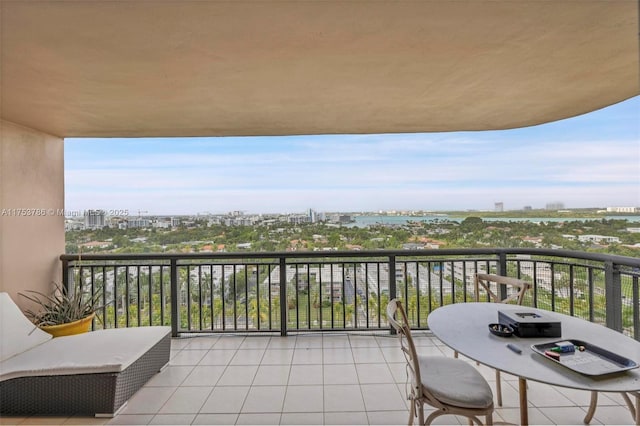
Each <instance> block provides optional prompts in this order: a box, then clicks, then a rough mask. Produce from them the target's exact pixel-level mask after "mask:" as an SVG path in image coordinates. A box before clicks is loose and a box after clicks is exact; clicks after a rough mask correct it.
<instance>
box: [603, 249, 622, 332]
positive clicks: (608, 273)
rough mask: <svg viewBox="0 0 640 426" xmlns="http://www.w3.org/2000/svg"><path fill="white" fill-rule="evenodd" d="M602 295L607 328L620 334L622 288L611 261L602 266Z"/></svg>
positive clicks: (618, 275) (617, 271) (618, 274)
mask: <svg viewBox="0 0 640 426" xmlns="http://www.w3.org/2000/svg"><path fill="white" fill-rule="evenodd" d="M604 295H605V307H606V311H605V312H606V315H607V327H609V328H612V329H614V330H616V331H619V332H622V287H621V283H620V271H619V270H618V269H617V268H616V266H615V265H614V264H613V262H612V261H607V262H605V264H604Z"/></svg>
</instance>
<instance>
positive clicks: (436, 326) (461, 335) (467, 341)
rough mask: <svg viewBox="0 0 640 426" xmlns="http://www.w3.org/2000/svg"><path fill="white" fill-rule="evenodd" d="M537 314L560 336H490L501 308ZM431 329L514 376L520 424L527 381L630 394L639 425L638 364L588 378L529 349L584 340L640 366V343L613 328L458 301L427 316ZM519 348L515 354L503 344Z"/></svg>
mask: <svg viewBox="0 0 640 426" xmlns="http://www.w3.org/2000/svg"><path fill="white" fill-rule="evenodd" d="M506 309H509V310H512V311H513V310H515V311H520V312H535V313H538V314H540V315H543V316H545V317H547V318H549V320H551V321H560V322H561V324H562V337H544V338H537V337H536V338H531V337H527V338H520V337H517V336H515V335H514V336H512V337H509V338H505V337H498V336H494V335H493V334H491V333H490V332H489V328H488V324H490V323H497V322H498V311H499V310H506ZM427 322H428V325H429V329H430V330H431V332H432V333H433V334H434V335H435V336H436V337H437V338H438V339H440V340H441V341H442V343H444V344H445V345H447V346H449V347H450V348H451V349H453V350H455V351H458V352H459V353H461V354H463V355H464V356H466V357H468V358H471V359H473V360H474V361H477V362H479V363H481V364H484V365H487V366H489V367H492V368H495V369H497V370H500V371H503V372H505V373H509V374H513V375H514V376H517V377H518V388H519V392H520V424H522V425H528V424H529V420H528V408H527V382H526V381H527V380H533V381H536V382H541V383H547V384H550V385H553V386H561V387H566V388H573V389H581V390H586V391H598V392H633V393H634V395H635V400H636V405H635V416H634V417H635V422H636V425H640V393H638V391H640V368H636V369H633V370H628V371H625V372H620V373H614V374H607V375H604V376H587V375H583V374H580V373H577V372H575V371H573V370H571V369H569V368H567V367H564V366H562V365H559V364H557V363H555V362H553V361H552V360H549V359H547V358H545V357H544V356H543V355H540V354H539V353H536V352H534V351H533V349H531V345H536V344H540V343H549V342H555V341H560V340H569V339H573V340H582V341H585V342H588V343H590V344H592V345H596V346H599V347H601V348H603V349H607V350H608V351H610V352H613V353H616V354H618V355H621V356H623V357H626V358H628V359H631V360H633V361H635V362H636V363H637V364H640V342H638V341H636V340H633V339H631V338H629V337H627V336H625V335H623V334H621V333H618V332H617V331H614V330H611V329H609V328H606V327H604V326H601V325H599V324H594V323H591V322H589V321H585V320H583V319H580V318H576V317H572V316H569V315H564V314H560V313H556V312H551V311H544V310H540V309H535V308H530V307H526V306H517V307H516V306H513V305H505V304H499V303H456V304H452V305H447V306H442V307H440V308H437V309H436V310H434V311H433V312H432V313H431V314H429V317H428V318H427ZM508 343H512V344H514V345H516V346H517V347H519V348H520V349H522V353H521V354H517V353H515V352H513V351H512V350H510V349H509V348H508V347H507V344H508Z"/></svg>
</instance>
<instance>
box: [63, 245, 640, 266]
mask: <svg viewBox="0 0 640 426" xmlns="http://www.w3.org/2000/svg"><path fill="white" fill-rule="evenodd" d="M482 254H494V255H500V254H507V255H510V254H511V255H517V254H526V255H536V256H551V257H570V258H573V259H582V260H594V261H598V262H607V261H608V262H613V263H615V264H618V265H623V266H631V267H639V268H640V258H635V257H627V256H618V255H612V254H602V253H589V252H581V251H573V250H556V249H541V248H529V249H525V248H510V249H503V248H476V249H424V250H357V251H331V252H286V251H285V252H252V253H226V252H225V253H180V254H175V253H134V254H82V255H79V254H63V255H61V256H60V260H63V261H64V260H66V261H77V260H81V259H84V260H140V259H146V260H153V259H166V260H170V259H181V260H183V259H279V258H283V257H284V258H286V259H301V258H302V259H318V258H354V257H362V258H368V259H372V258H373V259H381V260H382V259H384V258H386V257H388V256H400V257H413V256H415V257H418V258H421V257H441V256H468V255H482ZM518 260H523V261H526V260H528V259H518Z"/></svg>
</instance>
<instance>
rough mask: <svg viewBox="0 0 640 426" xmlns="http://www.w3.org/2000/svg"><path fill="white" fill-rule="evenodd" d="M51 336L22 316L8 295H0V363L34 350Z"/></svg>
mask: <svg viewBox="0 0 640 426" xmlns="http://www.w3.org/2000/svg"><path fill="white" fill-rule="evenodd" d="M48 340H51V335H50V334H49V333H45V332H44V331H42V330H40V329H39V328H38V327H36V326H35V325H33V323H32V322H31V321H29V319H28V318H27V317H25V316H24V314H23V313H22V311H21V310H20V308H18V305H16V304H15V303H14V301H13V300H11V297H10V296H9V294H8V293H0V361H4V360H7V359H9V358H11V357H12V356H15V355H17V354H20V353H22V352H24V351H27V350H29V349H31V348H34V347H36V346H38V345H40V344H42V343H44V342H46V341H48Z"/></svg>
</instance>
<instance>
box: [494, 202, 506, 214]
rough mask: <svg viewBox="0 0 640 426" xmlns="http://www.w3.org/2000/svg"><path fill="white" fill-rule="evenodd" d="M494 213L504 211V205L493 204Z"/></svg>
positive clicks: (501, 203) (499, 203)
mask: <svg viewBox="0 0 640 426" xmlns="http://www.w3.org/2000/svg"><path fill="white" fill-rule="evenodd" d="M494 211H497V212H503V211H504V203H503V202H502V201H500V202H498V203H495V205H494Z"/></svg>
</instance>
